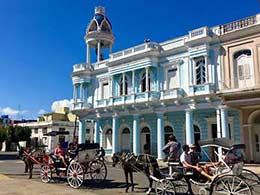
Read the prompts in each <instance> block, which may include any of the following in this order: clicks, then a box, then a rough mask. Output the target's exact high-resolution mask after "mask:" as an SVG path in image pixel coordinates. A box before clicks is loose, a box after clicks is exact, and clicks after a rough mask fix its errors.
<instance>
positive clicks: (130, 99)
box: [97, 91, 160, 107]
mask: <svg viewBox="0 0 260 195" xmlns="http://www.w3.org/2000/svg"><path fill="white" fill-rule="evenodd" d="M155 99H160V93H159V92H156V91H150V92H144V93H138V94H130V95H124V96H118V97H111V98H108V99H102V100H97V106H98V107H105V106H112V105H121V104H131V103H135V102H145V101H152V100H155Z"/></svg>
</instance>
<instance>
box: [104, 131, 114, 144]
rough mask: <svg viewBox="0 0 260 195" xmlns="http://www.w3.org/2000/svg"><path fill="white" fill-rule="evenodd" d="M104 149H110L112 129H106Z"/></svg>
mask: <svg viewBox="0 0 260 195" xmlns="http://www.w3.org/2000/svg"><path fill="white" fill-rule="evenodd" d="M105 148H106V149H112V129H107V130H106V133H105Z"/></svg>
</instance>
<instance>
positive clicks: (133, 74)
mask: <svg viewBox="0 0 260 195" xmlns="http://www.w3.org/2000/svg"><path fill="white" fill-rule="evenodd" d="M132 88H133V94H135V71H134V70H133V71H132Z"/></svg>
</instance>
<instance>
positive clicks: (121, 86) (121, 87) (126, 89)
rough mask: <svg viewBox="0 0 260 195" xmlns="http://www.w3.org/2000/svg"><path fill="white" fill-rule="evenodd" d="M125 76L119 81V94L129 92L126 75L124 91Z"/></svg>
mask: <svg viewBox="0 0 260 195" xmlns="http://www.w3.org/2000/svg"><path fill="white" fill-rule="evenodd" d="M123 82H124V81H123V77H122V78H121V79H120V82H119V95H127V94H128V79H127V77H126V76H125V91H124V86H123V85H124V83H123Z"/></svg>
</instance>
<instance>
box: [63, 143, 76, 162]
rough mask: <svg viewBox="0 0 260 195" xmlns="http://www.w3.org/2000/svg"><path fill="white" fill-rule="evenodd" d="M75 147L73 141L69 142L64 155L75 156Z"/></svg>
mask: <svg viewBox="0 0 260 195" xmlns="http://www.w3.org/2000/svg"><path fill="white" fill-rule="evenodd" d="M77 153H78V152H77V148H76V147H75V144H74V143H70V144H69V147H68V149H67V152H66V155H67V156H68V157H69V158H71V159H74V158H75V157H76V156H77Z"/></svg>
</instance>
